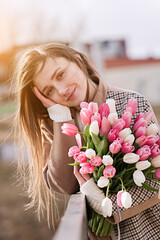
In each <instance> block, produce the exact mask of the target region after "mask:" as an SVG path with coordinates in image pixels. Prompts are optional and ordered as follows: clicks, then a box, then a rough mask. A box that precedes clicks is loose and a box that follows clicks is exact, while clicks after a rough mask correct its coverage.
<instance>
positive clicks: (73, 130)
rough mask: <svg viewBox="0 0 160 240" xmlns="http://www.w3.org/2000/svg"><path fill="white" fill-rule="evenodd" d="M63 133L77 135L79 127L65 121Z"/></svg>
mask: <svg viewBox="0 0 160 240" xmlns="http://www.w3.org/2000/svg"><path fill="white" fill-rule="evenodd" d="M61 129H62V133H64V134H66V135H68V136H75V135H76V134H77V132H78V128H77V127H76V126H75V125H73V124H70V123H63V125H62V127H61Z"/></svg>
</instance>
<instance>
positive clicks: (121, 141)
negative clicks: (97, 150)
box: [116, 137, 124, 145]
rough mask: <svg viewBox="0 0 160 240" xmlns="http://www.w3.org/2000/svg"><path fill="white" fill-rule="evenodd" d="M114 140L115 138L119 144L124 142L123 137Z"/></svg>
mask: <svg viewBox="0 0 160 240" xmlns="http://www.w3.org/2000/svg"><path fill="white" fill-rule="evenodd" d="M116 140H117V141H118V142H119V143H120V144H121V145H122V144H123V143H124V139H123V138H120V137H118V138H117V139H116Z"/></svg>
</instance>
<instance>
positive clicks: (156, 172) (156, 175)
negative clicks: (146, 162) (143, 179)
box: [155, 168, 160, 180]
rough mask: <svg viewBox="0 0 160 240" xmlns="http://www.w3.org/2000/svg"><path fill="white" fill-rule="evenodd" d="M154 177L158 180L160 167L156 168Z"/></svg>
mask: <svg viewBox="0 0 160 240" xmlns="http://www.w3.org/2000/svg"><path fill="white" fill-rule="evenodd" d="M155 177H156V178H157V179H159V180H160V168H158V169H156V171H155Z"/></svg>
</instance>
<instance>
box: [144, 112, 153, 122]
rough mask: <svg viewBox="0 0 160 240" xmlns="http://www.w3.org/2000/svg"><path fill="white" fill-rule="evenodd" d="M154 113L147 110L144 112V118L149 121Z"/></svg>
mask: <svg viewBox="0 0 160 240" xmlns="http://www.w3.org/2000/svg"><path fill="white" fill-rule="evenodd" d="M153 116H154V113H153V112H151V111H149V112H147V113H145V114H144V119H145V120H146V121H147V122H148V123H149V122H150V121H151V120H152V119H153Z"/></svg>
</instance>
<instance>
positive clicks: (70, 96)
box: [67, 87, 76, 101]
mask: <svg viewBox="0 0 160 240" xmlns="http://www.w3.org/2000/svg"><path fill="white" fill-rule="evenodd" d="M75 90H76V87H75V88H74V89H73V91H72V92H71V94H70V95H69V97H68V98H67V101H69V100H70V99H71V98H72V96H73V94H74V92H75Z"/></svg>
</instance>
